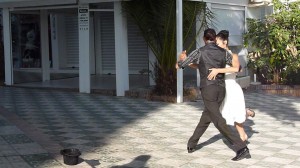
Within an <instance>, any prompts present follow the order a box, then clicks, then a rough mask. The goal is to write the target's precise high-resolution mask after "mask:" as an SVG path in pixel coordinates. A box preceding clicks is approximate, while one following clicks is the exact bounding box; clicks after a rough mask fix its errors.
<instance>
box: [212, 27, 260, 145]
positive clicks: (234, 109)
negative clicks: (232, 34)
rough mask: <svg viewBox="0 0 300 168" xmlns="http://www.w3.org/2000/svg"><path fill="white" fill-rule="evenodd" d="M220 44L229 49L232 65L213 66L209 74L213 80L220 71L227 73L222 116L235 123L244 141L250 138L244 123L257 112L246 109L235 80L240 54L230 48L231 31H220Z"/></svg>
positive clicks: (228, 122) (240, 89) (217, 40)
mask: <svg viewBox="0 0 300 168" xmlns="http://www.w3.org/2000/svg"><path fill="white" fill-rule="evenodd" d="M216 37H217V38H216V43H217V45H218V46H220V47H222V48H224V49H226V50H227V54H228V55H227V59H230V60H232V61H228V62H232V64H231V65H228V64H227V65H226V68H218V69H216V68H213V69H211V73H210V74H209V75H208V77H207V78H208V79H209V80H213V79H214V78H215V77H216V75H217V74H218V73H225V84H226V85H225V87H226V96H225V98H224V100H223V103H222V105H221V107H220V111H221V113H222V116H223V117H224V118H225V119H226V122H227V124H228V125H234V126H235V127H236V129H237V131H238V133H239V135H240V138H241V139H242V140H243V141H247V140H248V136H247V134H246V132H245V130H244V126H243V123H244V122H245V120H246V118H247V117H248V116H251V117H254V116H255V112H254V111H253V110H251V109H249V108H248V109H246V110H245V100H244V94H243V90H242V88H241V87H240V85H239V84H238V83H237V82H236V81H235V78H236V72H239V71H240V63H239V60H238V55H237V54H233V53H232V52H231V51H230V50H229V48H228V37H229V32H228V31H227V30H222V31H220V32H219V33H218V34H217V36H216Z"/></svg>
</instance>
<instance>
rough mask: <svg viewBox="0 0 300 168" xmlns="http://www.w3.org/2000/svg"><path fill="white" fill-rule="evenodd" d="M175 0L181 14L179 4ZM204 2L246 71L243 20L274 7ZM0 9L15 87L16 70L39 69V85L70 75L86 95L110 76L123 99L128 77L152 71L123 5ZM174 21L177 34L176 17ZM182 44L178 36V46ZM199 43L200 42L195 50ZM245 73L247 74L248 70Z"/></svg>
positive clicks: (86, 2) (14, 1)
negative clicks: (94, 82) (94, 78)
mask: <svg viewBox="0 0 300 168" xmlns="http://www.w3.org/2000/svg"><path fill="white" fill-rule="evenodd" d="M177 1H178V2H177V8H178V9H179V10H180V9H181V8H182V1H180V0H177ZM205 1H206V2H207V5H208V7H209V8H210V9H211V10H212V11H213V12H214V13H215V16H216V19H215V20H214V28H215V29H216V31H219V30H222V29H227V30H229V31H230V40H229V41H230V46H231V47H232V49H233V50H234V51H235V52H237V53H239V55H240V58H241V59H240V60H241V62H242V65H243V66H244V67H245V65H246V54H247V52H246V50H245V49H243V47H242V45H243V40H242V36H243V33H244V32H245V31H246V18H262V17H264V15H266V14H269V13H272V6H269V5H268V3H269V2H267V1H263V2H252V1H249V0H240V1H236V0H225V1H224V0H223V1H222V0H205ZM178 5H179V6H178ZM0 8H2V20H3V23H2V25H3V43H4V53H5V54H4V56H5V84H6V85H14V84H15V83H16V81H15V80H14V79H15V78H14V76H16V75H18V73H16V71H23V70H31V71H38V72H40V73H41V79H40V80H42V81H48V80H50V79H51V78H50V74H51V73H52V72H57V73H59V72H62V73H63V72H73V73H74V74H78V76H79V91H80V92H82V93H90V92H91V78H90V76H91V75H97V74H114V75H115V76H116V94H117V96H124V95H125V91H126V90H129V75H130V74H139V73H140V72H141V71H143V70H146V71H149V70H152V71H153V69H152V66H151V62H153V60H154V56H153V53H152V52H151V50H150V49H149V48H148V46H147V43H146V42H145V41H144V39H143V37H142V35H141V34H140V32H139V29H138V27H137V26H136V25H135V24H134V23H133V21H132V20H131V19H130V18H127V17H126V16H125V15H124V14H123V13H122V12H121V1H118V0H64V1H61V0H0ZM177 19H178V24H177V26H178V30H179V31H178V32H177V33H178V36H180V30H181V29H180V27H181V26H182V24H180V16H179V17H177ZM199 39H202V38H199ZM181 45H182V41H180V38H178V45H177V46H179V47H177V48H178V49H181V48H180V46H181ZM202 45H203V42H202V41H201V40H199V42H198V46H202ZM174 57H176V56H174ZM243 72H244V74H243V75H247V71H246V69H245V71H243ZM182 74H184V75H192V76H193V75H194V76H195V78H196V76H197V75H196V72H195V71H186V72H184V73H182V72H179V75H178V77H179V78H178V79H179V81H180V80H181V79H182ZM149 78H150V77H149ZM198 78H199V77H198ZM149 81H150V82H149V85H151V84H153V82H152V81H151V79H150V80H149ZM178 85H181V86H182V82H179V83H178ZM180 88H182V87H179V90H181V89H180ZM181 92H182V91H179V93H178V95H179V97H182V93H181ZM178 102H182V100H181V99H180V98H179V99H178Z"/></svg>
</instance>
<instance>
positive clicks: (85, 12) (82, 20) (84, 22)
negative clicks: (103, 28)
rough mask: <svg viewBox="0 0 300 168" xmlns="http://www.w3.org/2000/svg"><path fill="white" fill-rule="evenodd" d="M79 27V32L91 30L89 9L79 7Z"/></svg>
mask: <svg viewBox="0 0 300 168" xmlns="http://www.w3.org/2000/svg"><path fill="white" fill-rule="evenodd" d="M78 19H79V20H78V22H79V24H78V26H79V30H89V7H88V5H86V6H79V7H78Z"/></svg>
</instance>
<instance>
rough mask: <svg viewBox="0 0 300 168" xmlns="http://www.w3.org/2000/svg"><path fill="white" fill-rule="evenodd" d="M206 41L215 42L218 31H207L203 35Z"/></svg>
mask: <svg viewBox="0 0 300 168" xmlns="http://www.w3.org/2000/svg"><path fill="white" fill-rule="evenodd" d="M203 37H204V39H205V40H209V41H215V40H216V31H215V30H214V29H206V30H205V31H204V35H203Z"/></svg>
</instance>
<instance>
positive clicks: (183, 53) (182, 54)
mask: <svg viewBox="0 0 300 168" xmlns="http://www.w3.org/2000/svg"><path fill="white" fill-rule="evenodd" d="M185 59H186V50H184V51H182V53H181V54H180V55H179V61H183V60H185ZM175 68H176V69H179V66H178V62H176V65H175Z"/></svg>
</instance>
